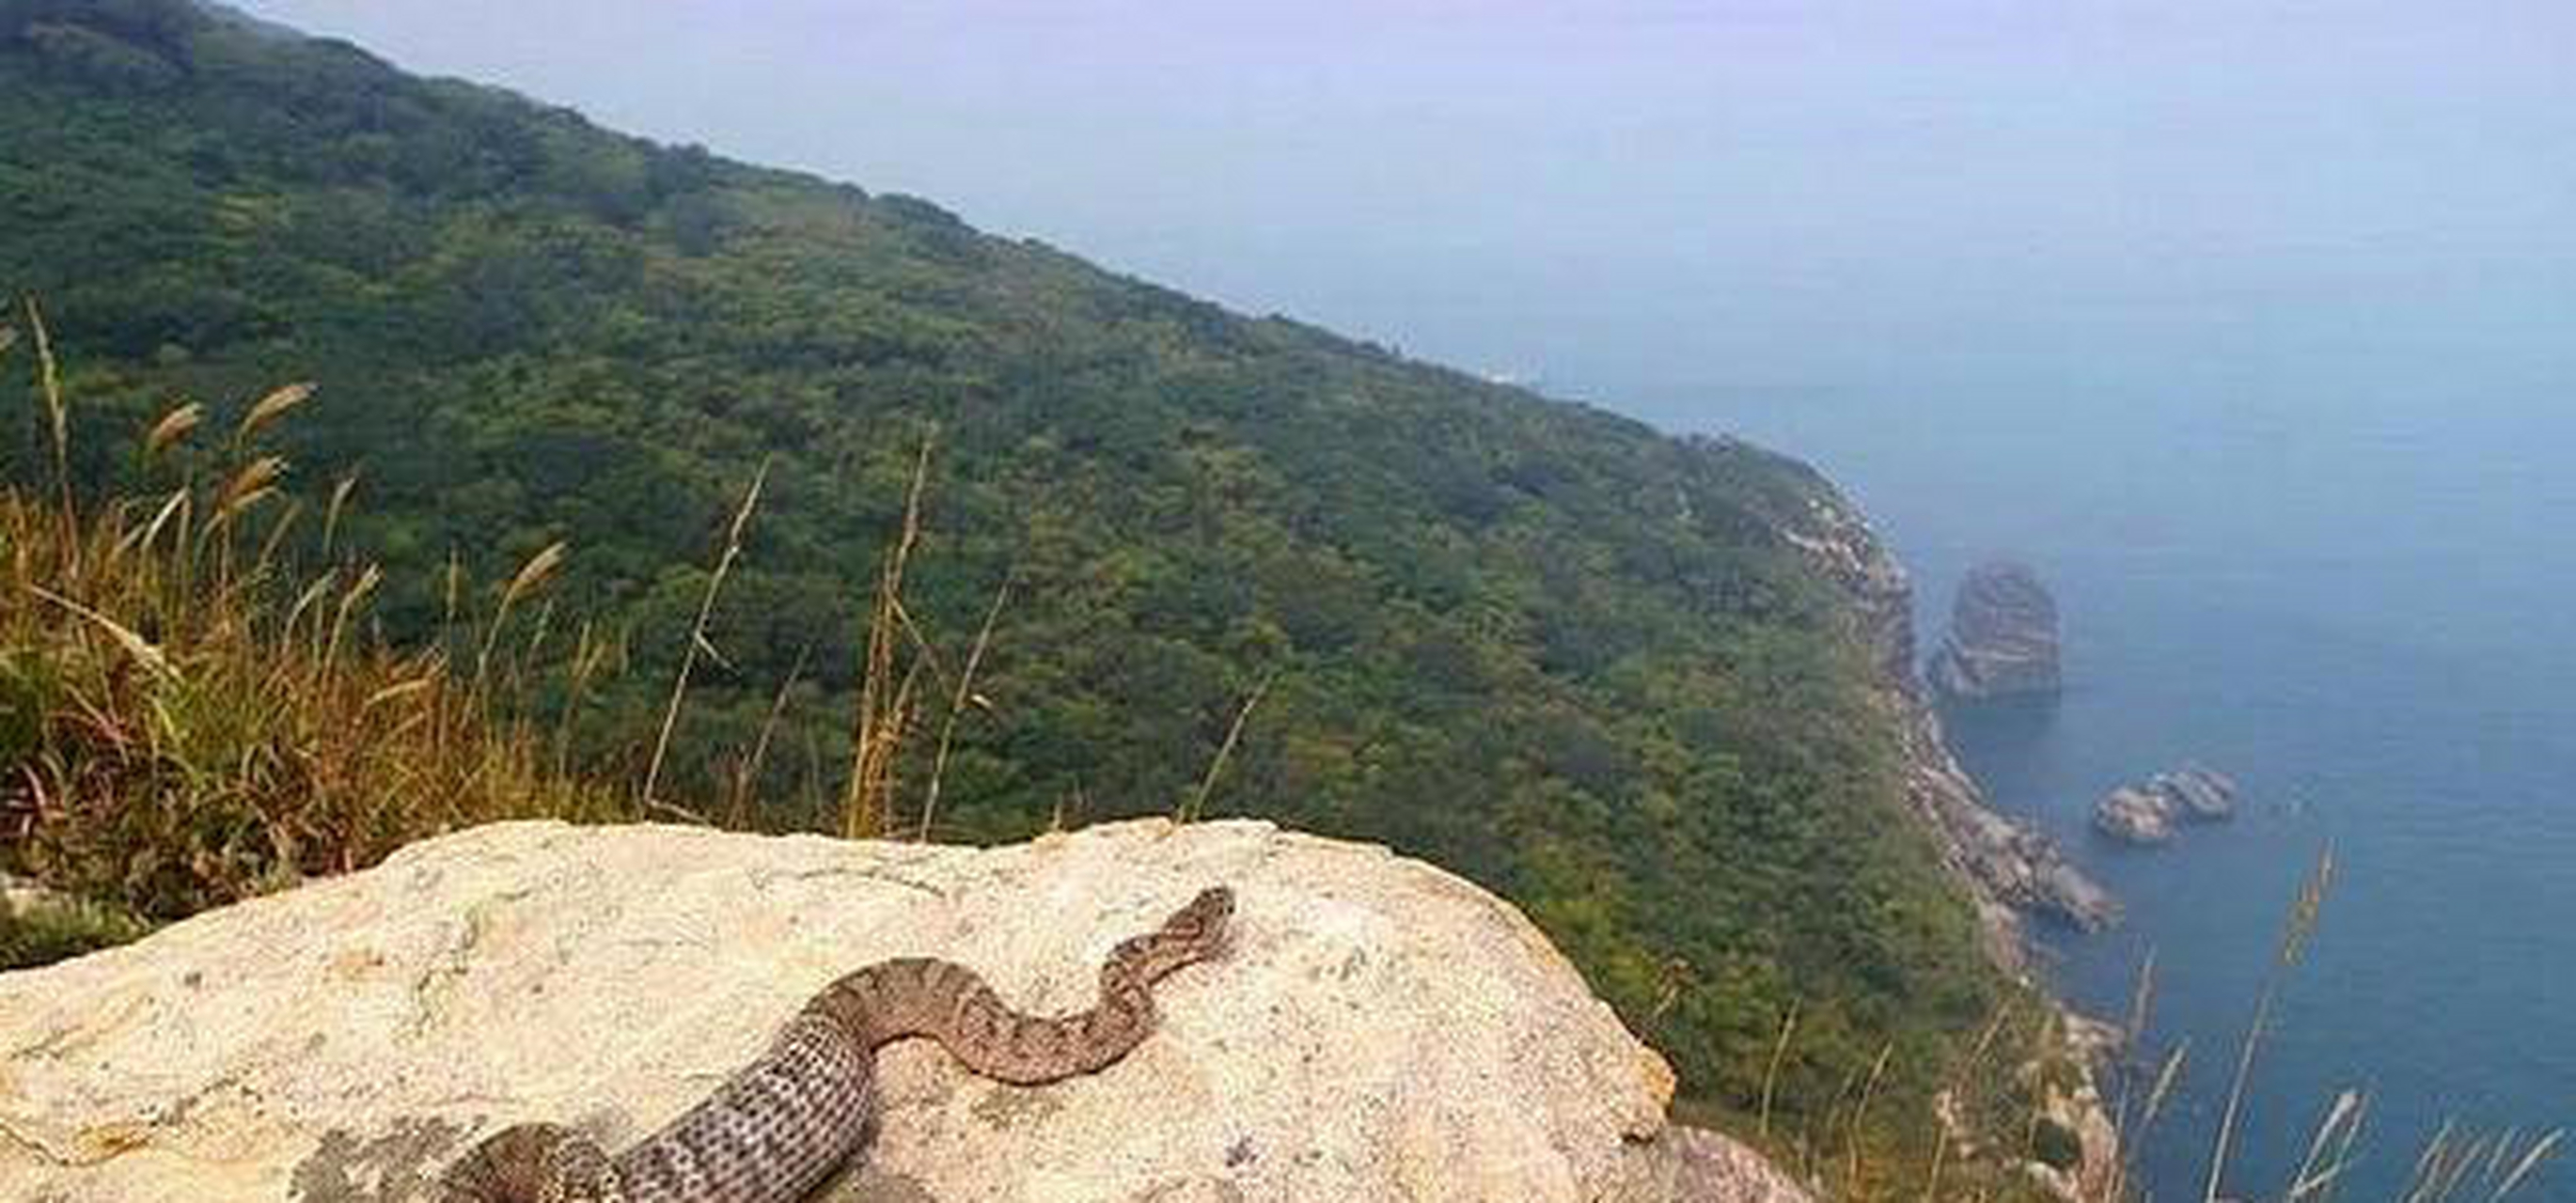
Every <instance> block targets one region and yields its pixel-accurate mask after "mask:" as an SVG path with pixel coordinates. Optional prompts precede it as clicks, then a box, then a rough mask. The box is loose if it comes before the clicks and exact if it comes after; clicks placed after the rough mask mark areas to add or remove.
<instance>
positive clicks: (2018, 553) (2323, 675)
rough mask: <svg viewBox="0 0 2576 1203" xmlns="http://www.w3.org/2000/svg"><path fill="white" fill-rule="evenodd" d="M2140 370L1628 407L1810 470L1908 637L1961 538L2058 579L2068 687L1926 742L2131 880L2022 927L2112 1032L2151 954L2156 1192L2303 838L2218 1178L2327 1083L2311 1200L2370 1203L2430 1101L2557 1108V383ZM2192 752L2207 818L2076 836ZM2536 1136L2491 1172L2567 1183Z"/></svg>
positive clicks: (2167, 1184) (2574, 946)
mask: <svg viewBox="0 0 2576 1203" xmlns="http://www.w3.org/2000/svg"><path fill="white" fill-rule="evenodd" d="M2153 378H2154V374H2153V373H2128V374H2119V373H2113V372H2110V371H2107V370H2106V371H2103V372H2101V373H2098V374H2096V375H2094V376H2090V377H2086V376H2083V375H2082V374H2080V373H2070V374H2068V379H2067V381H2066V384H2067V387H2064V388H2035V387H2028V382H2024V383H2023V384H2022V385H2018V386H2017V385H2015V384H2014V383H2013V382H2011V381H2008V380H2007V381H2001V382H1998V383H1997V384H1996V385H1995V386H1994V387H1992V388H1991V389H1988V388H1981V387H1977V386H1976V384H1975V382H1974V381H1952V382H1950V383H1949V384H1946V385H1943V384H1937V383H1936V384H1933V385H1930V386H1927V387H1925V388H1920V389H1903V388H1892V387H1874V388H1850V389H1807V390H1765V389H1759V388H1752V389H1734V388H1725V387H1701V388H1690V389H1667V390H1662V391H1660V392H1659V391H1657V390H1654V389H1640V390H1637V392H1636V393H1634V394H1632V397H1634V398H1642V400H1641V401H1639V402H1638V403H1635V404H1632V405H1631V406H1629V407H1628V408H1631V410H1632V412H1639V413H1641V414H1642V415H1643V416H1647V417H1649V418H1651V419H1653V420H1656V421H1658V422H1660V423H1662V424H1664V425H1666V426H1668V427H1673V428H1680V429H1695V430H1702V431H1725V432H1730V433H1736V434H1740V435H1743V436H1745V437H1748V438H1751V439H1753V440H1754V441H1756V442H1759V443H1762V444H1765V445H1767V446H1771V447H1774V448H1777V449H1780V450H1783V451H1785V452H1788V453H1790V454H1793V455H1797V456H1800V457H1802V458H1805V459H1807V460H1809V461H1811V462H1813V463H1815V464H1817V465H1818V466H1819V467H1820V468H1822V469H1823V470H1824V471H1825V472H1826V473H1827V474H1828V475H1830V476H1832V477H1833V478H1834V479H1835V480H1836V481H1837V482H1838V483H1839V484H1841V485H1842V486H1843V487H1844V488H1845V489H1846V490H1847V491H1848V492H1849V493H1851V494H1852V495H1853V496H1854V497H1855V498H1856V499H1857V500H1858V501H1859V502H1860V503H1861V504H1862V505H1863V507H1864V508H1865V509H1866V510H1867V511H1868V512H1869V513H1870V515H1871V516H1872V520H1873V522H1874V524H1875V525H1876V527H1877V528H1878V530H1879V531H1880V532H1881V534H1882V535H1883V536H1884V537H1886V538H1887V539H1888V540H1889V541H1890V542H1891V543H1892V545H1893V546H1894V548H1895V550H1896V552H1897V553H1898V555H1899V556H1900V557H1901V558H1902V559H1903V560H1904V561H1905V563H1906V564H1907V565H1908V567H1909V568H1910V569H1911V571H1912V572H1913V574H1914V579H1915V584H1916V588H1917V609H1918V623H1919V634H1920V637H1921V640H1922V642H1923V644H1924V646H1925V648H1926V649H1928V648H1929V647H1930V646H1931V645H1932V642H1933V641H1934V640H1935V639H1937V638H1938V637H1939V634H1940V632H1941V631H1942V630H1944V629H1945V628H1946V626H1947V620H1948V607H1949V599H1950V595H1951V590H1952V588H1953V587H1954V586H1955V584H1956V582H1957V581H1958V579H1959V578H1960V576H1961V575H1962V573H1963V572H1964V570H1965V569H1966V568H1967V567H1968V566H1969V565H1971V564H1973V563H1975V562H1976V561H1978V560H1980V559H1983V558H1987V557H1989V556H1997V555H2004V556H2010V557H2013V558H2017V559H2020V560H2023V561H2026V562H2028V563H2029V564H2031V565H2032V566H2033V567H2035V568H2036V569H2037V570H2038V572H2039V574H2040V576H2041V577H2042V579H2043V580H2044V581H2045V582H2046V583H2047V584H2048V585H2049V586H2050V588H2051V589H2052V590H2053V591H2054V592H2055V594H2056V597H2057V600H2058V604H2059V609H2060V612H2061V615H2062V619H2063V625H2064V638H2065V649H2064V650H2065V670H2066V680H2067V688H2066V691H2065V693H2064V696H2062V697H2061V698H2059V699H2057V700H2055V701H2054V702H2052V703H2043V704H2037V705H2009V706H1999V707H1992V708H1985V709H1979V710H1974V711H1968V712H1960V713H1953V714H1952V715H1951V716H1950V732H1951V738H1952V743H1953V745H1954V746H1955V748H1956V749H1957V751H1958V752H1959V754H1960V755H1961V757H1962V759H1963V760H1964V762H1965V763H1966V765H1967V767H1968V769H1969V770H1970V772H1971V773H1972V774H1973V775H1974V776H1975V777H1976V778H1977V779H1978V781H1979V782H1980V783H1981V784H1982V785H1983V786H1984V787H1985V789H1986V791H1987V793H1988V795H1989V797H1990V799H1991V800H1992V801H1993V803H1994V804H1995V805H1996V806H1998V807H2000V808H2002V809H2004V810H2006V811H2009V812H2012V813H2016V814H2020V815H2025V816H2029V817H2030V818H2032V819H2034V820H2036V821H2037V822H2038V823H2039V824H2040V825H2041V826H2042V827H2044V828H2046V829H2047V830H2048V831H2050V832H2052V833H2054V834H2055V835H2056V836H2057V837H2058V838H2059V839H2060V840H2062V841H2063V842H2064V844H2065V846H2066V847H2067V848H2068V849H2069V850H2070V851H2071V852H2072V854H2073V855H2074V856H2075V858H2076V859H2077V860H2078V862H2079V863H2081V864H2082V865H2084V866H2085V867H2086V868H2087V869H2089V870H2091V871H2092V872H2093V873H2094V874H2096V875H2097V876H2098V877H2099V878H2100V879H2101V880H2102V881H2103V882H2104V883H2106V884H2107V885H2109V886H2110V887H2111V888H2112V889H2113V890H2114V891H2115V892H2116V893H2117V894H2118V895H2119V896H2120V897H2121V898H2122V900H2123V901H2124V902H2125V903H2126V905H2127V909H2128V917H2127V920H2126V922H2125V924H2124V925H2123V926H2122V927H2120V928H2118V929H2117V930H2115V931H2113V932H2110V933H2107V934H2102V935H2094V936H2081V935H2076V934H2074V933H2071V932H2065V931H2055V930H2046V931H2044V932H2043V936H2042V944H2043V949H2042V951H2043V954H2044V959H2045V961H2046V963H2047V973H2048V975H2049V976H2050V977H2051V979H2052V980H2053V981H2054V982H2055V984H2056V986H2057V987H2058V989H2059V991H2060V992H2061V993H2062V994H2063V995H2064V996H2066V997H2068V998H2069V999H2071V1000H2072V1001H2073V1002H2075V1003H2076V1004H2078V1005H2079V1006H2080V1007H2082V1008H2084V1009H2087V1010H2089V1011H2091V1012H2093V1013H2096V1014H2099V1015H2103V1016H2106V1017H2116V1016H2119V1015H2120V1014H2122V1013H2123V1012H2124V1011H2125V1010H2126V1008H2127V1006H2128V1004H2129V1000H2130V996H2131V993H2132V989H2133V987H2134V986H2135V984H2136V982H2137V980H2138V975H2139V971H2140V967H2141V965H2142V964H2143V963H2144V962H2145V960H2146V959H2147V958H2148V957H2149V956H2150V955H2151V954H2152V955H2153V957H2154V959H2155V965H2156V969H2155V975H2154V990H2153V995H2152V1012H2151V1014H2152V1023H2151V1029H2150V1033H2149V1037H2148V1042H2147V1044H2148V1047H2147V1048H2145V1049H2144V1050H2142V1052H2143V1053H2144V1054H2145V1055H2146V1056H2147V1057H2148V1058H2149V1059H2153V1058H2155V1057H2158V1056H2161V1055H2162V1054H2163V1053H2164V1052H2166V1051H2168V1050H2170V1049H2172V1048H2174V1047H2177V1046H2179V1045H2184V1044H2187V1045H2188V1050H2189V1051H2188V1053H2187V1060H2186V1066H2187V1068H2186V1070H2185V1072H2184V1077H2183V1079H2182V1086H2181V1089H2180V1091H2179V1092H2178V1094H2177V1095H2176V1097H2175V1099H2174V1100H2173V1102H2172V1103H2171V1104H2169V1106H2168V1108H2167V1111H2166V1114H2165V1115H2164V1117H2163V1118H2162V1119H2161V1120H2160V1121H2159V1122H2158V1124H2157V1126H2156V1127H2155V1128H2154V1129H2153V1130H2152V1131H2151V1132H2150V1133H2149V1134H2148V1135H2147V1137H2146V1139H2145V1140H2143V1141H2142V1142H2141V1148H2140V1150H2139V1155H2140V1160H2141V1170H2142V1174H2143V1177H2144V1180H2145V1182H2146V1184H2147V1186H2148V1187H2149V1188H2150V1189H2151V1191H2152V1192H2153V1197H2155V1198H2158V1199H2165V1200H2178V1199H2191V1200H2197V1199H2199V1198H2201V1197H2202V1191H2203V1186H2204V1181H2205V1177H2206V1174H2207V1172H2208V1166H2209V1164H2210V1162H2211V1155H2212V1148H2213V1141H2214V1139H2215V1130H2216V1127H2217V1119H2218V1114H2219V1111H2220V1109H2221V1107H2222V1105H2223V1102H2224V1099H2225V1097H2226V1093H2227V1084H2228V1080H2229V1078H2230V1076H2231V1074H2232V1072H2233V1069H2234V1065H2235V1062H2236V1059H2237V1056H2238V1053H2239V1049H2240V1048H2241V1046H2242V1042H2243V1040H2244V1039H2245V1036H2246V1033H2247V1031H2248V1025H2249V1023H2250V1022H2251V1020H2252V1017H2253V1011H2254V1008H2255V1005H2256V1000H2257V998H2258V996H2259V995H2260V994H2261V993H2262V991H2263V990H2264V988H2265V984H2266V982H2267V980H2270V979H2271V976H2272V975H2273V974H2274V973H2275V972H2276V970H2277V969H2278V967H2279V965H2280V962H2281V952H2282V946H2283V932H2284V925H2285V922H2286V921H2287V917H2288V914H2289V912H2290V909H2291V903H2292V900H2293V898H2294V897H2295V895H2296V894H2297V892H2298V889H2299V886H2300V883H2301V882H2302V880H2303V879H2304V878H2306V877H2307V876H2308V875H2309V874H2310V873H2312V872H2313V871H2314V870H2315V867H2316V865H2317V863H2318V861H2319V859H2320V857H2321V856H2323V855H2326V854H2327V853H2328V852H2329V851H2330V853H2331V856H2332V858H2333V864H2334V871H2333V878H2332V885H2331V889H2330V892H2329V894H2328V896H2327V899H2326V902H2325V906H2324V909H2323V912H2322V916H2321V919H2320V922H2319V924H2318V926H2317V928H2316V929H2315V931H2314V933H2313V938H2312V939H2311V940H2310V941H2309V943H2308V944H2307V946H2306V947H2305V948H2304V950H2303V953H2304V955H2303V957H2302V959H2301V960H2300V961H2299V963H2297V964H2296V965H2295V967H2293V968H2291V969H2289V970H2288V971H2287V972H2286V974H2284V975H2283V976H2282V977H2281V979H2280V982H2281V984H2280V986H2279V996H2278V998H2279V1001H2278V1003H2277V1005H2276V1007H2275V1010H2274V1012H2273V1016H2272V1020H2273V1021H2272V1024H2271V1026H2270V1027H2269V1029H2268V1030H2267V1031H2266V1032H2265V1034H2264V1037H2263V1040H2262V1043H2261V1044H2260V1046H2259V1049H2258V1056H2257V1059H2256V1061H2255V1063H2254V1067H2253V1074H2252V1079H2251V1087H2250V1090H2249V1093H2248V1095H2247V1098H2246V1104H2245V1110H2244V1116H2243V1119H2242V1120H2241V1121H2240V1128H2239V1132H2240V1135H2239V1139H2238V1146H2239V1147H2238V1148H2237V1150H2236V1151H2235V1152H2234V1153H2233V1155H2232V1157H2231V1159H2230V1161H2229V1163H2228V1165H2229V1169H2228V1172H2227V1174H2226V1181H2225V1183H2224V1185H2223V1188H2222V1190H2221V1191H2220V1194H2221V1196H2222V1197H2225V1196H2228V1195H2236V1196H2242V1197H2249V1198H2251V1197H2262V1198H2278V1197H2280V1196H2281V1194H2282V1193H2283V1188H2284V1185H2285V1183H2286V1182H2287V1181H2288V1178H2289V1176H2290V1175H2291V1174H2292V1173H2293V1172H2294V1171H2295V1169H2296V1166H2297V1164H2298V1161H2299V1159H2300V1158H2301V1157H2302V1156H2303V1154H2304V1153H2305V1152H2306V1149H2307V1146H2308V1142H2309V1138H2310V1135H2311V1133H2312V1132H2313V1131H2314V1129H2315V1126H2316V1124H2317V1122H2318V1121H2319V1119H2320V1118H2321V1117H2322V1116H2323V1115H2324V1113H2325V1112H2326V1110H2327V1108H2328V1107H2329V1106H2330V1105H2331V1104H2332V1103H2333V1101H2334V1099H2335V1098H2336V1097H2337V1095H2338V1093H2339V1092H2342V1091H2345V1090H2347V1089H2349V1090H2357V1091H2361V1092H2364V1093H2365V1094H2366V1096H2367V1099H2368V1108H2369V1109H2368V1112H2367V1122H2366V1127H2365V1130H2364V1133H2363V1136H2362V1139H2361V1141H2360V1142H2359V1145H2358V1151H2359V1155H2360V1158H2359V1162H2358V1164H2357V1165H2356V1167H2355V1168H2354V1169H2353V1170H2352V1172H2351V1176H2350V1177H2349V1179H2348V1180H2347V1182H2346V1189H2345V1190H2344V1191H2343V1192H2342V1193H2341V1194H2339V1195H2337V1196H2336V1197H2337V1198H2341V1199H2352V1200H2377V1199H2395V1198H2397V1197H2399V1195H2400V1194H2401V1192H2402V1191H2403V1189H2404V1185H2405V1183H2406V1182H2407V1181H2408V1177H2409V1172H2410V1170H2411V1168H2412V1166H2413V1163H2414V1161H2415V1159H2416V1157H2417V1155H2418V1153H2419V1152H2420V1151H2421V1150H2422V1148H2423V1147H2424V1144H2425V1142H2427V1141H2429V1140H2431V1139H2432V1138H2433V1137H2434V1135H2435V1134H2436V1133H2437V1132H2438V1131H2439V1130H2440V1129H2441V1128H2442V1127H2443V1125H2444V1124H2445V1123H2446V1122H2454V1123H2457V1124H2460V1125H2463V1126H2466V1127H2471V1128H2475V1129H2477V1130H2479V1131H2496V1130H2501V1129H2506V1128H2519V1129H2520V1130H2521V1131H2522V1132H2524V1133H2526V1134H2529V1133H2534V1132H2536V1131H2542V1130H2547V1129H2550V1128H2555V1127H2557V1126H2559V1125H2562V1124H2571V1123H2576V391H2571V390H2570V389H2569V388H2568V384H2569V380H2568V377H2567V375H2566V374H2565V373H2563V372H2557V371H2555V370H2535V371H2532V372H2529V373H2526V374H2525V375H2523V376H2522V377H2520V378H2518V379H2517V378H2512V375H2511V374H2510V373H2506V374H2504V378H2501V379H2499V378H2495V377H2492V376H2491V377H2490V378H2489V379H2487V380H2485V381H2484V382H2482V383H2472V382H2466V381H2462V380H2460V379H2458V378H2456V377H2453V376H2446V375H2445V374H2444V373H2442V372H2440V371H2438V370H2436V369H2435V368H2434V367H2433V366H2432V365H2414V366H2413V367H2412V368H2409V367H2407V366H2405V365H2400V366H2398V367H2397V368H2394V369H2392V370H2384V371H2375V372H2343V373H2320V374H2318V378H2316V379H2302V378H2301V375H2300V373H2297V372H2288V373H2281V374H2277V375H2274V376H2272V377H2270V378H2267V379H2260V380H2254V381H2250V382H2248V381H2239V382H2235V383H2236V384H2238V385H2239V387H2228V385H2229V383H2230V382H2228V381H2225V380H2218V379H2201V380H2191V381H2184V382H2181V383H2176V382H2173V381H2167V382H2166V383H2165V385H2164V386H2162V387H2156V386H2152V385H2149V384H2141V383H2135V382H2134V381H2136V380H2139V379H2150V380H2151V379H2153ZM2185 762H2199V763H2203V764H2206V765H2209V766H2211V767H2214V768H2217V769H2219V770H2221V771H2223V772H2226V773H2228V774H2230V775H2232V776H2234V777H2235V778H2236V779H2237V780H2238V781H2239V782H2240V783H2241V785H2242V787H2243V792H2242V796H2241V799H2240V801H2241V804H2242V814H2241V816H2240V817H2239V818H2238V819H2237V820H2236V821H2234V822H2233V823H2229V824H2225V825H2218V826H2210V827H2198V828H2188V829H2186V830H2185V831H2184V832H2183V834H2182V836H2181V838H2180V839H2179V840H2178V841H2177V842H2176V843H2175V844H2174V845H2173V846H2170V847H2167V848H2161V849H2152V850H2140V849H2131V848H2125V847H2120V846H2115V845H2113V844H2112V843H2110V842H2109V841H2107V840H2106V839H2104V838H2102V837H2100V836H2098V835H2096V834H2094V833H2092V832H2091V831H2090V830H2089V828H2088V816H2089V813H2090V809H2091V806H2092V804H2093V802H2094V801H2095V800H2096V799H2098V798H2099V797H2100V796H2101V795H2102V794H2103V793H2105V792H2106V791H2108V790H2110V789H2111V788H2112V787H2114V786H2116V785H2119V784H2121V783H2123V782H2126V781H2132V780H2136V779H2138V778H2142V777H2144V776H2146V775H2148V774H2150V773H2153V772H2155V771H2158V770H2161V769H2168V768H2172V767H2175V766H2177V765H2180V764H2183V763H2185ZM2562 1160H2563V1161H2564V1162H2565V1163H2564V1164H2560V1165H2559V1166H2558V1167H2557V1169H2556V1171H2555V1172H2544V1173H2543V1174H2542V1176H2541V1177H2540V1179H2539V1180H2538V1181H2537V1182H2536V1184H2535V1185H2532V1186H2529V1187H2526V1188H2525V1189H2524V1190H2523V1191H2522V1192H2521V1193H2520V1194H2519V1195H2518V1196H2517V1197H2518V1198H2535V1199H2561V1198H2576V1158H2566V1159H2562ZM2464 1197H2471V1198H2484V1197H2486V1196H2485V1194H2484V1193H2483V1192H2475V1193H2472V1194H2470V1195H2467V1196H2464Z"/></svg>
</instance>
